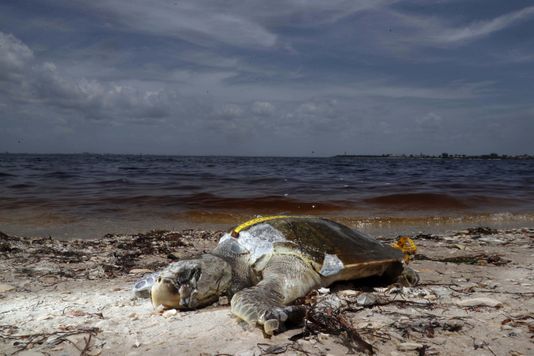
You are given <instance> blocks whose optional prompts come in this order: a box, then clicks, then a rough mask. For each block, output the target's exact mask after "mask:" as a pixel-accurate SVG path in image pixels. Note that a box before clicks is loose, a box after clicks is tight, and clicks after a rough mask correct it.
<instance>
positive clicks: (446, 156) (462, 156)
mask: <svg viewBox="0 0 534 356" xmlns="http://www.w3.org/2000/svg"><path fill="white" fill-rule="evenodd" d="M334 158H392V159H534V155H528V154H522V155H505V154H502V155H500V154H497V153H490V154H484V155H465V154H449V153H442V154H440V155H427V154H416V155H414V154H409V155H407V154H402V155H395V154H381V155H354V154H342V155H335V156H334Z"/></svg>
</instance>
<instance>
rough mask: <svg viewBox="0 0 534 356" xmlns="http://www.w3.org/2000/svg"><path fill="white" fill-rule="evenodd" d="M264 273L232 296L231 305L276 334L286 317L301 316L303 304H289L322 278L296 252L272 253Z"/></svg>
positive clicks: (265, 330)
mask: <svg viewBox="0 0 534 356" xmlns="http://www.w3.org/2000/svg"><path fill="white" fill-rule="evenodd" d="M262 273H263V279H262V281H261V282H260V283H258V284H257V285H256V286H254V287H250V288H246V289H243V290H241V291H239V292H237V293H236V294H235V295H234V296H233V298H232V301H231V308H232V313H233V314H235V315H236V316H237V317H239V318H241V319H243V320H244V321H246V322H247V323H249V324H252V325H256V324H258V325H260V326H262V327H263V330H264V332H265V334H267V335H273V334H274V333H275V332H278V331H281V330H282V329H283V327H284V323H285V322H286V321H292V322H298V321H300V320H302V318H303V317H304V315H305V312H304V311H305V310H304V307H302V306H287V304H289V303H291V302H293V301H294V300H295V299H297V298H299V297H303V296H305V295H306V294H308V292H309V291H310V290H312V289H314V288H317V287H319V286H320V283H321V279H320V276H319V274H318V273H317V272H315V271H314V270H313V268H311V266H310V265H309V264H307V263H305V262H304V261H302V260H301V259H300V258H298V257H296V256H293V255H274V256H272V258H271V260H270V261H269V262H268V263H267V265H266V266H265V269H264V270H263V271H262Z"/></svg>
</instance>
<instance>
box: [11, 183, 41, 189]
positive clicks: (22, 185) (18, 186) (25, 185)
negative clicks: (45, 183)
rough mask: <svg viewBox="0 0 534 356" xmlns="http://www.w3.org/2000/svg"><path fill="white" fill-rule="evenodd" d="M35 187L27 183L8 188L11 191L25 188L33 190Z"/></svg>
mask: <svg viewBox="0 0 534 356" xmlns="http://www.w3.org/2000/svg"><path fill="white" fill-rule="evenodd" d="M33 187H35V185H33V184H27V183H19V184H12V185H8V188H11V189H24V188H33Z"/></svg>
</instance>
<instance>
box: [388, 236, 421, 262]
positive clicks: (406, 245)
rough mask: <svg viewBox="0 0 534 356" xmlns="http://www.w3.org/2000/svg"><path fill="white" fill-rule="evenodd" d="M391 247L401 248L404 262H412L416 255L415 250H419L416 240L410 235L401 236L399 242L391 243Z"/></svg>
mask: <svg viewBox="0 0 534 356" xmlns="http://www.w3.org/2000/svg"><path fill="white" fill-rule="evenodd" d="M391 247H394V248H396V249H398V250H401V251H402V253H404V262H406V263H407V264H408V263H410V261H411V260H412V259H413V257H414V256H415V252H417V246H416V245H415V242H413V240H412V239H411V238H409V237H408V236H400V237H399V238H398V239H397V242H394V243H392V244H391Z"/></svg>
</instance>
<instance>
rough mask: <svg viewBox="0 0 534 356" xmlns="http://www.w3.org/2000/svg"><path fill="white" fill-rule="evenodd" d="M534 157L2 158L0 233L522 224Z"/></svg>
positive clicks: (532, 198)
mask: <svg viewBox="0 0 534 356" xmlns="http://www.w3.org/2000/svg"><path fill="white" fill-rule="evenodd" d="M533 187H534V160H452V159H391V158H381V159H371V158H365V159H362V158H359V159H358V158H350V157H344V158H343V157H341V158H276V157H179V156H128V155H12V154H9V155H7V154H6V155H0V231H5V232H8V233H14V234H34V235H42V234H50V235H52V236H55V237H62V238H72V237H83V238H91V237H93V238H97V237H100V236H102V235H103V234H105V233H108V232H130V233H131V232H137V231H144V230H148V229H153V228H164V229H171V228H190V227H201V228H227V227H229V226H231V225H233V224H237V223H239V222H241V221H243V220H244V219H247V218H250V217H253V216H256V215H266V214H293V215H295V214H298V215H322V216H328V217H331V218H334V219H336V220H339V221H342V222H345V223H347V224H348V225H351V226H353V227H358V228H360V229H363V230H369V231H373V232H378V233H380V232H382V231H387V232H390V233H395V232H396V231H399V232H401V231H402V232H405V231H413V230H420V229H424V230H429V229H443V228H449V227H461V226H472V225H493V226H508V225H511V226H518V225H521V226H532V224H533V221H534V218H533V216H534V188H533Z"/></svg>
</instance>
